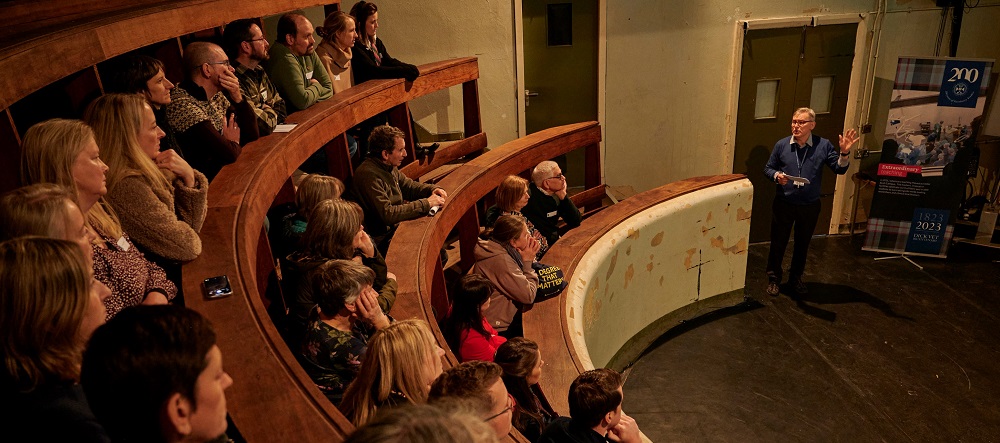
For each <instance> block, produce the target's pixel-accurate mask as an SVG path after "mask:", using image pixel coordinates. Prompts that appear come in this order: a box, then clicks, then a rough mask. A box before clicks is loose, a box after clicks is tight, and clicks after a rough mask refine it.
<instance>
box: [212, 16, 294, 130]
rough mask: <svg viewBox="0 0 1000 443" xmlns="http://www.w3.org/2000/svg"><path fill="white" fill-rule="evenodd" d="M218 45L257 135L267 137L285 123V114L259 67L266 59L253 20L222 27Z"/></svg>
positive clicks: (265, 47) (261, 35)
mask: <svg viewBox="0 0 1000 443" xmlns="http://www.w3.org/2000/svg"><path fill="white" fill-rule="evenodd" d="M222 42H223V44H222V45H223V49H225V51H226V54H227V55H228V56H229V60H230V62H231V63H232V65H233V70H234V71H233V73H234V74H236V78H237V79H239V82H240V92H241V93H242V94H243V98H245V99H246V100H247V101H248V102H250V106H251V107H253V112H254V114H257V132H258V133H259V134H260V135H261V136H265V135H268V134H270V133H271V132H273V131H274V127H275V126H276V125H278V124H280V123H284V122H285V116H287V112H286V110H285V100H283V99H282V98H281V95H280V94H278V90H277V89H276V88H275V87H274V84H273V83H271V79H270V78H268V76H267V73H266V72H264V67H263V66H261V65H260V64H261V62H263V61H264V60H267V59H268V57H269V56H270V55H269V53H268V48H269V47H270V46H269V45H268V44H267V38H265V37H264V33H263V32H262V31H261V30H260V26H257V23H254V21H253V20H250V19H240V20H234V21H232V22H229V24H227V25H226V29H225V31H224V32H223V34H222Z"/></svg>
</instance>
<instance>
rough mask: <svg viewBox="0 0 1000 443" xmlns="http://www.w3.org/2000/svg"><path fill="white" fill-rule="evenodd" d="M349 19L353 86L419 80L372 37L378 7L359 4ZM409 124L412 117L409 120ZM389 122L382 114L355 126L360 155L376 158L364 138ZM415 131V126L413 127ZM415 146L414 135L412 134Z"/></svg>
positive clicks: (408, 66) (416, 73)
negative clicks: (352, 30)
mask: <svg viewBox="0 0 1000 443" xmlns="http://www.w3.org/2000/svg"><path fill="white" fill-rule="evenodd" d="M351 17H354V19H355V23H356V25H357V26H356V27H355V29H356V32H357V38H356V39H355V41H354V48H353V50H352V51H351V53H352V54H353V59H352V60H353V68H352V71H353V74H354V83H353V84H355V85H358V84H361V83H364V82H366V81H368V80H374V79H391V78H402V79H405V80H406V81H408V82H412V81H414V80H416V79H417V77H418V76H420V70H419V69H417V67H416V66H414V65H411V64H409V63H404V62H401V61H399V60H397V59H394V58H392V57H390V56H389V52H388V51H386V50H385V45H384V44H383V43H382V40H381V39H379V38H378V36H376V31H378V27H379V24H378V23H379V22H378V7H377V6H375V4H374V3H372V2H365V1H360V2H357V3H355V4H354V6H352V7H351ZM409 117H410V121H411V122H412V121H413V115H412V114H411V115H410V116H409ZM388 122H389V113H388V112H383V113H381V114H378V115H376V116H374V117H372V118H370V119H368V120H365V121H364V122H362V123H361V124H360V125H358V135H359V137H360V138H359V140H358V142H359V144H360V145H362V149H361V152H362V153H365V152H367V153H368V154H367V155H374V156H376V157H377V156H378V153H377V152H374V153H373V152H372V149H371V148H370V147H369V146H368V143H367V142H368V135H369V134H371V132H372V130H373V129H375V128H376V127H378V126H381V125H384V124H387V123H388ZM413 126H414V127H416V124H414V125H413ZM414 141H415V142H416V141H417V140H416V134H414ZM437 147H438V144H437V143H433V144H431V145H430V146H426V147H424V148H425V149H427V150H428V151H430V152H433V150H435V149H437Z"/></svg>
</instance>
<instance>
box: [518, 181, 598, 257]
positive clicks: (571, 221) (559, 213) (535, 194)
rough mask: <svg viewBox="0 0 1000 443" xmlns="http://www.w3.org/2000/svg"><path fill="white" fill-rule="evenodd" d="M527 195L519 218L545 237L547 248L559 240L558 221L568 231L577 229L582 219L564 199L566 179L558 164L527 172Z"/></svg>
mask: <svg viewBox="0 0 1000 443" xmlns="http://www.w3.org/2000/svg"><path fill="white" fill-rule="evenodd" d="M528 194H530V195H529V197H528V204H527V205H526V206H525V207H524V209H521V214H524V216H525V217H527V218H528V220H529V221H530V222H531V223H532V224H533V225H535V229H538V231H539V232H541V233H542V235H544V236H545V238H546V239H547V240H548V241H549V246H551V245H552V244H554V243H555V242H556V240H559V219H560V218H562V220H563V221H564V222H566V226H567V227H569V228H570V229H572V228H575V227H577V226H580V221H581V220H583V217H582V216H581V215H580V210H579V209H577V208H576V205H575V204H573V200H571V199H570V198H569V196H568V195H566V176H565V175H563V173H562V169H559V164H558V163H556V162H554V161H543V162H541V163H539V164H538V166H535V169H534V170H532V171H531V184H529V185H528Z"/></svg>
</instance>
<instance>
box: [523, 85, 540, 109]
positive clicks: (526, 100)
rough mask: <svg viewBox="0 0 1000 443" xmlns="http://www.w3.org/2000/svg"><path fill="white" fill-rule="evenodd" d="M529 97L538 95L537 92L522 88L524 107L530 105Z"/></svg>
mask: <svg viewBox="0 0 1000 443" xmlns="http://www.w3.org/2000/svg"><path fill="white" fill-rule="evenodd" d="M531 97H538V93H537V92H531V90H530V89H525V90H524V107H528V106H531Z"/></svg>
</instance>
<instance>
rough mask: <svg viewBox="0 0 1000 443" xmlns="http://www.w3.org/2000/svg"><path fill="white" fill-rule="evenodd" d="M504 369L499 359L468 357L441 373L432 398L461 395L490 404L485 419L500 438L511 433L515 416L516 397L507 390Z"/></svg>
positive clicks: (434, 401)
mask: <svg viewBox="0 0 1000 443" xmlns="http://www.w3.org/2000/svg"><path fill="white" fill-rule="evenodd" d="M501 375H503V370H502V369H500V366H498V365H497V364H496V363H493V362H488V361H467V362H464V363H460V364H458V365H457V366H455V367H452V368H449V369H448V370H447V371H444V372H443V373H441V376H440V377H438V379H437V380H435V381H434V384H433V385H431V392H430V396H429V399H428V402H430V403H431V404H435V403H437V402H438V401H439V400H441V399H444V398H449V397H457V398H464V399H468V400H471V401H473V402H477V403H480V404H482V405H483V406H485V405H489V407H488V408H486V407H483V408H481V409H483V410H488V411H489V412H488V415H484V416H483V417H482V419H483V421H485V422H486V423H487V424H489V425H490V427H492V428H493V432H494V433H495V434H496V436H497V438H504V437H505V436H507V434H509V433H510V428H511V419H512V418H513V417H514V406H515V403H514V397H511V396H510V394H508V393H507V388H506V387H505V386H504V384H503V380H501V379H500V376H501Z"/></svg>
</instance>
